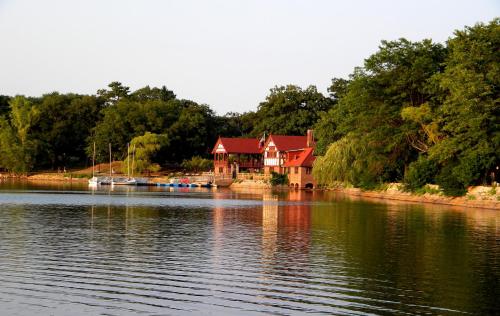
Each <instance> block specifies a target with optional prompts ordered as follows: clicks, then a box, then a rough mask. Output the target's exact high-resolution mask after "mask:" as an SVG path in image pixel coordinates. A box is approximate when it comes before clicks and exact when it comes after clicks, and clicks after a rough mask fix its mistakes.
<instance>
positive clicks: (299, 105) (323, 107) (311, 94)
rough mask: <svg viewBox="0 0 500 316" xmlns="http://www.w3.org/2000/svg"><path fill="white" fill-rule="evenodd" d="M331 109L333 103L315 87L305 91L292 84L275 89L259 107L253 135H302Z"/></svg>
mask: <svg viewBox="0 0 500 316" xmlns="http://www.w3.org/2000/svg"><path fill="white" fill-rule="evenodd" d="M331 106H332V100H331V99H330V98H328V97H325V96H324V95H323V94H321V93H320V92H318V91H317V89H316V87H315V86H309V87H308V88H306V89H304V90H303V89H301V88H300V87H298V86H294V85H288V86H280V87H275V88H273V89H271V93H270V94H269V95H268V96H267V97H266V100H265V101H264V102H261V103H260V104H259V107H258V110H257V117H256V120H255V121H254V124H255V125H254V129H253V131H252V134H253V135H254V136H258V135H261V134H262V133H263V132H267V133H273V134H282V135H305V134H306V132H307V130H308V129H310V128H312V127H313V126H314V124H316V122H317V121H318V119H319V118H320V115H321V114H322V113H323V112H326V111H328V110H329V109H330V108H331Z"/></svg>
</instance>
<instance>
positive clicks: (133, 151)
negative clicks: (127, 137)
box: [132, 144, 135, 177]
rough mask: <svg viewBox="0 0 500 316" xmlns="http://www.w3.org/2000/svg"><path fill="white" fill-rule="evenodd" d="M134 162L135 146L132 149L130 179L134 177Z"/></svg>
mask: <svg viewBox="0 0 500 316" xmlns="http://www.w3.org/2000/svg"><path fill="white" fill-rule="evenodd" d="M134 161H135V144H134V147H133V148H132V177H133V176H134Z"/></svg>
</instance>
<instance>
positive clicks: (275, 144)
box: [263, 130, 315, 174]
mask: <svg viewBox="0 0 500 316" xmlns="http://www.w3.org/2000/svg"><path fill="white" fill-rule="evenodd" d="M314 146H315V143H314V137H313V131H312V130H308V131H307V135H306V136H285V135H269V137H268V138H267V141H266V143H265V144H264V149H263V154H264V173H266V174H270V173H272V172H277V173H285V163H286V162H287V161H289V160H291V159H294V158H296V157H297V156H298V155H300V153H301V152H302V151H303V150H304V149H305V148H314Z"/></svg>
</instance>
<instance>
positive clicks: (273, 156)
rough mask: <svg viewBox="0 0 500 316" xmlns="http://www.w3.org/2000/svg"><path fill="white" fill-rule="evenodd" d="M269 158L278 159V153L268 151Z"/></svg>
mask: <svg viewBox="0 0 500 316" xmlns="http://www.w3.org/2000/svg"><path fill="white" fill-rule="evenodd" d="M267 158H276V152H275V151H268V152H267Z"/></svg>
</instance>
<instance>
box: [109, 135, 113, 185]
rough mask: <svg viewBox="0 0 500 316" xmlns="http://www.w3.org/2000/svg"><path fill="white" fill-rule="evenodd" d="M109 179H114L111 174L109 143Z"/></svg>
mask: <svg viewBox="0 0 500 316" xmlns="http://www.w3.org/2000/svg"><path fill="white" fill-rule="evenodd" d="M109 177H110V178H113V176H112V174H111V143H109Z"/></svg>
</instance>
